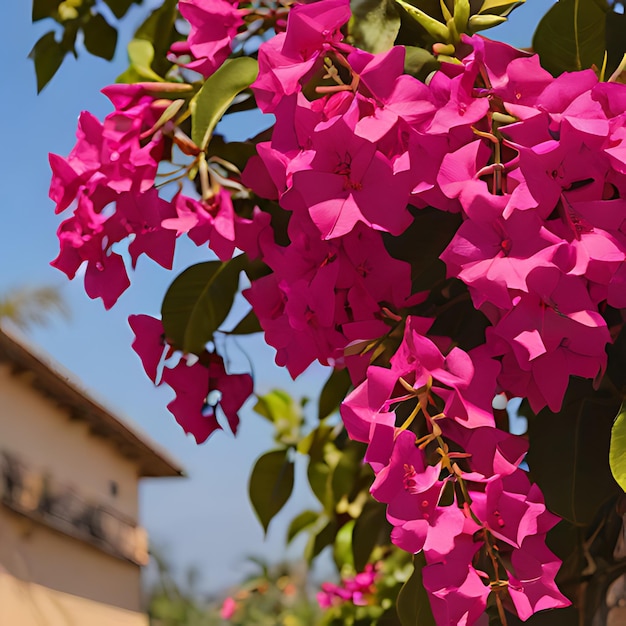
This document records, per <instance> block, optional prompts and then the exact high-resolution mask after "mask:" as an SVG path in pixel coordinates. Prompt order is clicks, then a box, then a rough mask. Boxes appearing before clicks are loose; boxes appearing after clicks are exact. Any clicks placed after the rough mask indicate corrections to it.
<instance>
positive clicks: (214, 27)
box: [172, 0, 244, 76]
mask: <svg viewBox="0 0 626 626" xmlns="http://www.w3.org/2000/svg"><path fill="white" fill-rule="evenodd" d="M178 8H179V10H180V13H181V15H182V16H183V17H184V18H185V19H186V20H187V21H188V22H189V24H190V25H191V29H190V31H189V36H188V37H187V41H186V45H187V46H188V49H189V51H190V52H191V54H192V55H193V56H194V58H195V59H194V60H193V61H191V62H190V63H187V64H186V65H185V67H188V68H189V69H192V70H195V71H196V72H200V73H201V74H202V75H204V76H210V75H211V74H213V72H215V70H216V69H217V68H218V67H220V65H222V63H224V61H225V60H226V59H227V58H228V55H229V54H230V53H231V51H232V42H233V39H234V38H235V36H236V35H237V31H238V30H239V28H240V27H241V26H243V15H244V12H243V11H241V10H239V9H238V8H237V2H228V1H227V0H211V2H203V1H201V0H180V2H179V3H178ZM172 51H173V52H174V53H176V52H178V51H179V49H178V48H177V47H176V46H174V47H173V50H172Z"/></svg>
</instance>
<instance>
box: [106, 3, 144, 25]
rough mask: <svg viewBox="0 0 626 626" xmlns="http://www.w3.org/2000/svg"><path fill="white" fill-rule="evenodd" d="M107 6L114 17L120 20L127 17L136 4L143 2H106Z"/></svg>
mask: <svg viewBox="0 0 626 626" xmlns="http://www.w3.org/2000/svg"><path fill="white" fill-rule="evenodd" d="M104 1H105V3H106V5H107V6H108V7H109V9H111V11H112V12H113V15H115V17H116V18H117V19H118V20H119V19H120V18H122V17H124V15H126V13H127V11H128V9H130V7H131V5H132V4H134V3H137V4H139V3H140V2H141V0H104Z"/></svg>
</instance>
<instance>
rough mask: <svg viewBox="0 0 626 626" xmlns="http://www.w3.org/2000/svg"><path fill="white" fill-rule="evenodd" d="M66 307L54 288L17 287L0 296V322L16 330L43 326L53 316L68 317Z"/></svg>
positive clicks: (58, 292)
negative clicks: (12, 326) (7, 322)
mask: <svg viewBox="0 0 626 626" xmlns="http://www.w3.org/2000/svg"><path fill="white" fill-rule="evenodd" d="M68 313H69V312H68V309H67V305H66V304H65V302H64V300H63V297H62V296H61V292H60V291H59V290H58V289H57V288H55V287H49V286H45V287H19V288H14V289H11V290H9V291H8V292H7V293H5V294H3V295H0V322H3V321H9V322H11V323H12V324H14V325H15V326H17V327H18V328H22V329H24V330H25V329H27V328H30V327H31V326H33V325H36V326H43V325H45V324H46V323H48V321H49V320H50V317H52V316H54V315H61V316H63V317H67V316H68Z"/></svg>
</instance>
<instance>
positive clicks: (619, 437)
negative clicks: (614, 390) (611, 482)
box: [609, 402, 626, 491]
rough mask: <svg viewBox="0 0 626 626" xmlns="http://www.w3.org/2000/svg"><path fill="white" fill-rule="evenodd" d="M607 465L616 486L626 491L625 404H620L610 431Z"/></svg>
mask: <svg viewBox="0 0 626 626" xmlns="http://www.w3.org/2000/svg"><path fill="white" fill-rule="evenodd" d="M609 465H610V466H611V472H612V474H613V477H614V478H615V480H616V481H617V484H618V485H619V486H620V487H621V488H622V489H623V490H624V491H626V402H623V403H622V406H621V407H620V410H619V413H618V414H617V418H616V419H615V423H614V424H613V428H612V429H611V446H610V448H609Z"/></svg>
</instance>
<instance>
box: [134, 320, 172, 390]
mask: <svg viewBox="0 0 626 626" xmlns="http://www.w3.org/2000/svg"><path fill="white" fill-rule="evenodd" d="M128 324H129V325H130V327H131V329H132V331H133V332H134V333H135V340H134V341H133V344H132V348H133V350H134V351H135V352H136V353H137V355H138V356H139V358H140V359H141V363H142V365H143V369H144V370H145V372H146V374H147V375H148V378H149V379H150V380H151V381H152V382H153V383H154V384H155V385H156V384H157V379H158V378H159V366H160V365H161V364H162V362H163V357H164V354H165V352H166V350H165V348H166V343H165V331H164V330H163V323H162V322H161V320H158V319H156V318H154V317H150V316H149V315H131V316H130V317H129V318H128Z"/></svg>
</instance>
